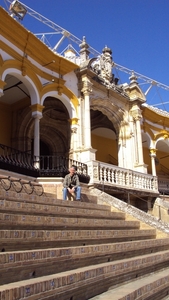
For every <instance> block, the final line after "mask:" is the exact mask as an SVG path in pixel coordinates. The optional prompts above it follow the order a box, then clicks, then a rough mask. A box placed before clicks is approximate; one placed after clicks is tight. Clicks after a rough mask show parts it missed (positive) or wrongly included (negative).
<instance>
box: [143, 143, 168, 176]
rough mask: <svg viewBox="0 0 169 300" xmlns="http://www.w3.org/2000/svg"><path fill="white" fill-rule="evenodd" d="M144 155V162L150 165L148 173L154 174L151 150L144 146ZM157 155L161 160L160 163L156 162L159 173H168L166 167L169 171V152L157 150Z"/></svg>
mask: <svg viewBox="0 0 169 300" xmlns="http://www.w3.org/2000/svg"><path fill="white" fill-rule="evenodd" d="M143 155H144V163H145V164H146V165H148V167H147V171H148V174H152V169H151V157H150V151H149V149H148V148H144V147H143ZM167 155H168V156H167ZM165 156H167V157H165ZM156 157H157V158H158V161H159V164H156V173H157V175H158V174H162V173H166V172H167V170H166V169H168V172H169V153H166V152H162V151H160V150H157V153H156ZM165 168H166V169H165Z"/></svg>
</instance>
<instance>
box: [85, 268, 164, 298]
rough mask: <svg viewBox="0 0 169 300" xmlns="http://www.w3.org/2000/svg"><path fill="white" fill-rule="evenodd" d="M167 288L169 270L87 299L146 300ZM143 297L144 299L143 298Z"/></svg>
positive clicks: (154, 273)
mask: <svg viewBox="0 0 169 300" xmlns="http://www.w3.org/2000/svg"><path fill="white" fill-rule="evenodd" d="M168 286H169V268H166V269H165V270H162V271H157V272H153V276H152V274H151V275H147V276H144V277H142V278H139V279H135V280H133V281H132V282H128V283H126V284H123V285H120V286H118V287H117V288H113V289H110V290H109V291H107V292H104V293H102V294H101V295H98V296H95V297H92V298H89V300H106V299H113V300H126V299H137V300H139V299H140V300H142V299H147V297H148V296H151V295H154V294H155V293H156V292H158V291H161V290H163V289H164V288H165V287H168ZM143 297H144V298H143Z"/></svg>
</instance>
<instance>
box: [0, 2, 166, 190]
mask: <svg viewBox="0 0 169 300" xmlns="http://www.w3.org/2000/svg"><path fill="white" fill-rule="evenodd" d="M0 34H1V35H0V144H3V145H7V146H9V147H13V148H15V149H18V150H20V151H29V152H31V153H32V154H34V155H35V156H36V157H39V156H40V155H56V154H58V153H61V154H62V155H65V156H68V157H70V158H72V159H74V160H76V161H79V162H83V163H86V164H87V165H88V172H89V175H90V178H91V183H96V184H98V185H99V184H103V182H104V185H106V184H107V186H113V187H115V186H116V187H123V188H125V189H127V190H136V189H137V190H139V191H140V190H142V191H148V192H152V193H158V191H159V185H161V189H162V190H167V188H168V184H169V153H168V152H169V113H168V112H165V111H162V110H158V109H154V108H153V107H151V106H148V105H147V104H146V97H145V95H144V93H143V92H142V90H141V89H140V87H139V85H138V83H137V78H136V77H135V76H134V74H133V75H131V77H130V78H129V83H128V84H126V83H125V84H122V85H119V84H118V82H117V80H116V78H114V76H113V73H112V68H113V62H112V57H111V50H110V49H109V48H104V49H103V53H102V56H101V57H100V60H98V58H97V59H90V58H89V56H88V47H87V44H86V42H85V39H84V40H83V42H82V44H81V45H80V48H81V50H80V57H79V58H78V60H76V57H75V54H73V52H72V53H71V50H70V51H67V53H65V56H64V57H63V56H61V55H59V54H56V53H54V52H53V51H52V50H51V49H49V48H48V47H47V46H46V45H45V44H44V43H42V42H41V41H40V40H39V39H37V38H36V37H35V36H34V35H33V34H32V33H31V32H29V31H28V30H27V29H26V28H24V27H23V26H22V25H21V24H20V23H18V22H17V21H16V20H14V19H13V18H12V17H11V16H9V14H8V13H7V12H6V11H5V10H3V9H2V8H0ZM73 55H74V56H73ZM72 57H73V59H72ZM157 176H158V177H157Z"/></svg>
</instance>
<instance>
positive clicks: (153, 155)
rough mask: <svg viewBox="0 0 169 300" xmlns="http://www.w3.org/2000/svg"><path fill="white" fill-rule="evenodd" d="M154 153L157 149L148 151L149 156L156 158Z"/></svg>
mask: <svg viewBox="0 0 169 300" xmlns="http://www.w3.org/2000/svg"><path fill="white" fill-rule="evenodd" d="M156 152H157V149H155V148H151V149H150V156H152V157H156Z"/></svg>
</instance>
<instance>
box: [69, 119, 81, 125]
mask: <svg viewBox="0 0 169 300" xmlns="http://www.w3.org/2000/svg"><path fill="white" fill-rule="evenodd" d="M78 120H79V119H78V118H72V119H69V122H70V125H78Z"/></svg>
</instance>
